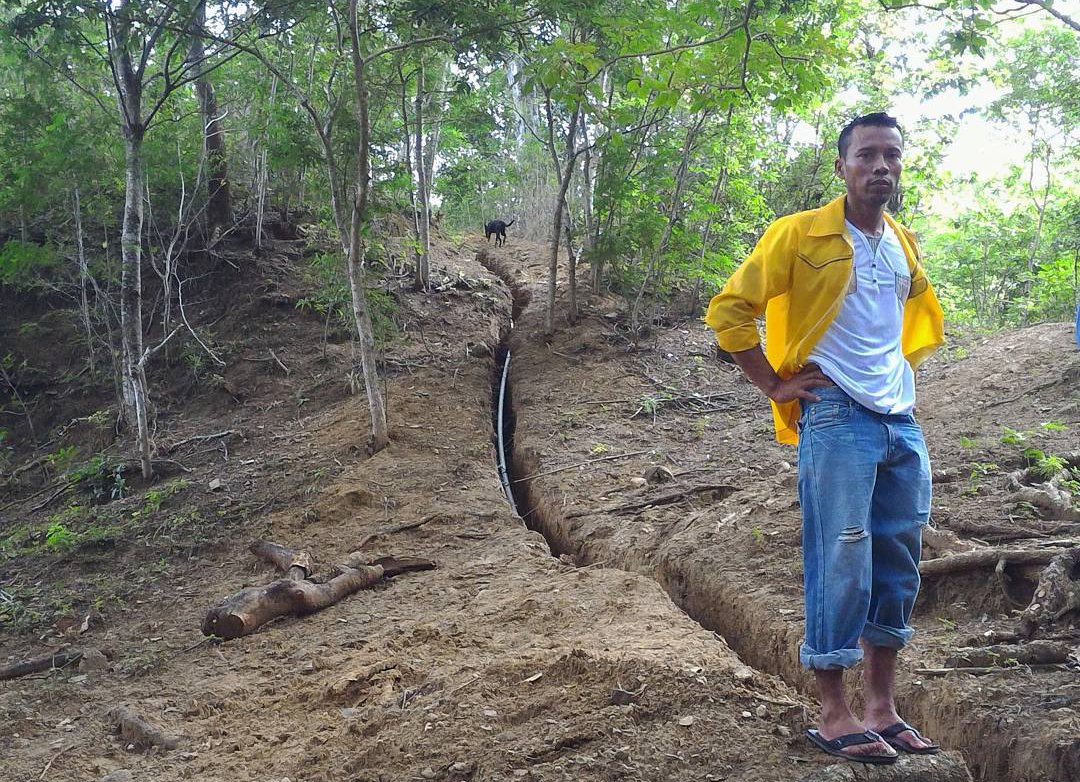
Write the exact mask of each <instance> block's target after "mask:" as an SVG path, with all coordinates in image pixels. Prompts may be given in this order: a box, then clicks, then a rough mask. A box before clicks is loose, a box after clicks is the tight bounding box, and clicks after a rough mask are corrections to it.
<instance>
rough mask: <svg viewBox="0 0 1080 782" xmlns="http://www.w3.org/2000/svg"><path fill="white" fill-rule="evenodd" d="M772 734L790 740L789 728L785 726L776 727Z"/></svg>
mask: <svg viewBox="0 0 1080 782" xmlns="http://www.w3.org/2000/svg"><path fill="white" fill-rule="evenodd" d="M774 732H775V733H776V735H777V736H779V737H780V738H782V739H790V738H791V728H789V727H788V726H787V725H777V726H776V729H775V731H774Z"/></svg>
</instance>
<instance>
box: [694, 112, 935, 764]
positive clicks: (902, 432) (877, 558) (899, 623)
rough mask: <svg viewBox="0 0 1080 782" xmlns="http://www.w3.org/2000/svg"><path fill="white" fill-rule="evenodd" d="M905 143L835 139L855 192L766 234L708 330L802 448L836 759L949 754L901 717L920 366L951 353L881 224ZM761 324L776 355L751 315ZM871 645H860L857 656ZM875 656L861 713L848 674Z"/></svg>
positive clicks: (869, 134) (817, 635) (820, 663)
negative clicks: (847, 686) (851, 698)
mask: <svg viewBox="0 0 1080 782" xmlns="http://www.w3.org/2000/svg"><path fill="white" fill-rule="evenodd" d="M903 145H904V142H903V135H902V133H901V131H900V128H899V127H898V125H897V123H896V120H895V119H893V118H892V117H890V116H888V115H887V114H882V113H877V114H868V115H866V116H863V117H859V118H857V119H855V120H853V121H852V122H851V123H850V124H849V125H847V126H846V127H845V128H844V129H843V130H842V131H841V133H840V138H839V141H838V144H837V146H838V150H839V157H838V158H837V160H836V164H835V170H836V175H837V176H838V177H840V178H841V179H843V180H844V183H845V185H846V186H847V193H846V195H844V196H841V197H840V198H837V199H836V200H834V201H832V202H830V203H828V204H826V205H825V206H823V207H821V208H819V209H813V210H810V211H808V212H801V213H799V214H794V215H789V216H787V217H783V218H781V219H779V220H777V221H776V222H774V223H773V224H772V225H771V226H769V228H768V229H767V230H766V232H765V235H764V236H763V237H762V238H761V241H760V242H758V245H757V247H756V248H755V249H754V252H753V253H752V254H751V255H750V257H749V258H747V260H746V261H745V262H744V263H743V264H742V266H740V267H739V269H738V270H737V271H736V272H735V274H733V275H732V277H731V279H730V280H728V283H727V285H726V286H725V287H724V290H723V291H722V292H721V293H720V294H718V295H717V296H716V297H715V298H713V300H712V302H710V304H709V310H708V313H707V315H706V316H705V322H706V323H707V324H708V325H709V326H710V327H711V328H712V329H713V330H714V331H715V332H716V339H717V342H718V343H719V345H720V348H721V349H723V350H727V351H728V352H730V353H731V354H732V356H733V358H734V359H735V362H736V363H737V364H738V365H739V366H740V367H741V368H742V370H743V372H745V373H746V375H747V377H748V378H749V379H750V380H751V382H753V383H754V385H756V386H757V387H758V388H759V389H761V390H762V391H763V392H765V394H766V395H767V396H768V397H769V398H770V399H771V400H772V409H773V419H774V422H775V424H776V437H777V440H778V441H779V442H781V443H786V444H790V445H796V444H797V445H798V448H799V501H800V504H801V506H802V513H803V583H804V587H805V593H806V594H805V597H806V637H805V639H804V642H803V644H802V646H801V648H800V650H799V657H800V660H801V662H802V664H803V665H804V666H805V667H806V668H808V669H810V670H813V671H814V675H815V678H816V681H817V686H818V692H819V696H820V699H821V708H822V713H821V719H820V721H819V722H818V725H817V729H816V730H810V731H807V736H808V737H809V738H810V740H811V741H812V742H813V743H814V744H815V745H817V746H818V747H820V748H821V749H822V750H824V751H825V752H827V753H829V754H831V755H837V756H840V757H844V758H847V759H850V760H855V761H859V762H864V763H891V762H894V761H895V760H896V757H897V753H896V750H897V749H899V750H901V751H905V752H912V753H918V754H930V753H934V752H937V751H938V748H937V746H936V745H933V744H931V743H930V742H929V741H928V740H926V739H924V738H923V737H922V736H921V735H920V734H919V732H918V731H917V730H915V729H914V728H912V727H911V726H909V725H908V724H907V723H905V722H904V721H903V720H901V718H900V716H899V715H898V714H897V713H896V705H895V702H894V697H893V683H894V679H895V673H896V660H897V652H898V650H899V649H900V648H902V647H903V646H904V645H905V644H907V642H908V641H909V640H910V639H911V636H912V634H913V632H914V631H913V630H912V629H911V628H910V627H908V624H907V622H908V619H909V618H910V616H911V609H912V607H913V606H914V603H915V596H916V594H917V592H918V589H919V569H918V565H919V554H920V545H921V541H920V538H921V530H922V526H923V525H924V524H926V522H927V521H928V520H929V517H930V465H929V459H928V457H927V454H926V447H925V445H924V442H923V437H922V431H921V430H920V429H919V426H918V424H916V423H915V418H914V417H913V415H912V411H913V409H914V407H915V385H914V371H913V370H914V369H915V368H917V367H918V365H919V364H920V363H921V362H922V361H923V360H925V359H926V358H927V357H928V356H929V355H930V354H931V353H933V352H934V350H936V349H937V348H938V346H940V345H941V344H942V342H943V341H944V328H943V317H942V313H941V308H940V307H939V306H938V303H937V299H936V297H935V296H934V292H933V289H932V288H931V287H930V284H929V282H928V281H927V279H926V275H925V273H924V271H923V268H922V263H921V261H920V256H919V250H918V247H917V246H916V243H915V239H914V237H913V235H912V234H911V233H910V232H909V231H908V230H907V229H906V228H903V227H902V226H901V225H899V224H898V223H897V222H896V221H895V220H893V218H892V217H891V216H889V215H888V214H886V213H885V205H886V204H888V203H889V200H890V199H891V198H892V196H893V194H894V193H895V192H896V189H897V185H898V183H899V181H900V171H901V168H902V162H901V161H902V157H903ZM763 310H764V312H765V353H764V354H763V353H762V350H761V347H760V340H759V337H758V331H757V327H756V325H755V322H754V321H755V318H756V317H758V316H759V315H760V314H761V313H762V311H763ZM860 647H861V648H860ZM864 656H865V659H866V670H865V674H864V688H865V689H864V697H863V702H864V705H865V713H864V714H863V718H862V720H859V719H856V717H855V716H854V715H853V714H852V712H851V710H850V708H849V707H848V705H847V700H846V698H845V696H844V683H843V672H844V670H845V669H847V668H850V667H852V666H853V665H855V664H856V663H857V662H859V661H860V660H861V659H863V658H864Z"/></svg>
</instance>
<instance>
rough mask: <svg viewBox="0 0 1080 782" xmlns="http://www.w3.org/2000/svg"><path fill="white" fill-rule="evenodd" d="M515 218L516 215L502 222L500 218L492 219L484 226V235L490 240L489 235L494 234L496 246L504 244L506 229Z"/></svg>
mask: <svg viewBox="0 0 1080 782" xmlns="http://www.w3.org/2000/svg"><path fill="white" fill-rule="evenodd" d="M516 220H517V218H516V217H515V218H514V219H513V220H511V221H510V222H509V223H504V222H503V221H502V220H492V221H491V222H490V223H488V224H487V225H485V226H484V237H485V238H486V239H487V240H488V241H489V242H490V241H491V235H492V234H495V246H496V247H498V246H499V245H500V244H506V229H507V228H509V227H510V226H512V225H513V224H514V222H515V221H516ZM500 240H501V241H500Z"/></svg>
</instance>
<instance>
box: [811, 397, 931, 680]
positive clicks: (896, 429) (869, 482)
mask: <svg viewBox="0 0 1080 782" xmlns="http://www.w3.org/2000/svg"><path fill="white" fill-rule="evenodd" d="M813 393H814V394H815V395H817V396H819V397H821V401H820V402H805V401H804V402H803V403H802V417H801V418H800V419H799V432H800V434H799V502H800V504H801V505H802V514H803V583H804V586H805V590H806V637H805V638H804V639H803V644H802V646H801V647H800V649H799V660H800V662H802V664H803V666H804V667H806V668H810V669H817V670H828V669H836V668H850V667H851V666H853V665H854V664H855V663H857V662H858V661H859V660H861V659H862V656H863V653H862V649H860V648H859V643H858V642H859V639H860V638H862V639H863V640H865V641H866V642H867V643H869V644H871V645H873V646H885V647H889V648H892V649H900V648H901V647H903V646H904V645H905V644H907V643H908V641H910V640H911V637H912V635H913V634H914V632H915V631H914V630H912V629H911V628H910V627H908V624H907V622H908V619H909V618H910V617H911V609H912V608H913V607H914V605H915V596H916V595H917V594H918V592H919V553H920V546H921V537H922V527H923V525H925V524H926V523H927V521H929V519H930V459H929V457H928V456H927V453H926V445H925V443H924V442H923V435H922V430H921V429H920V428H919V425H918V424H917V423H915V418H914V416H911V415H884V414H881V413H875V412H874V411H872V410H869V409H867V408H865V407H863V406H862V405H860V404H859V403H858V402H856V401H854V400H853V399H852V398H851V397H849V396H848V395H847V394H845V393H844V392H843V391H841V390H840V388H838V387H836V386H829V387H826V388H818V389H815V390H814V392H813Z"/></svg>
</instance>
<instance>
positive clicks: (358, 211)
mask: <svg viewBox="0 0 1080 782" xmlns="http://www.w3.org/2000/svg"><path fill="white" fill-rule="evenodd" d="M356 5H357V0H349V28H350V33H351V36H350V37H351V39H352V60H353V81H354V86H355V88H356V114H357V121H358V124H359V126H360V149H359V154H358V155H357V161H356V194H355V196H354V198H353V204H352V221H351V229H350V233H349V253H348V257H347V264H348V270H349V290H350V292H351V294H352V305H353V317H354V318H355V320H356V331H357V337H358V341H359V350H360V364H361V368H362V371H363V374H364V388H365V390H366V391H367V398H368V409H369V410H370V412H371V452H372V453H377V452H379V451H381V450H382V449H383V448H385V447H386V446H387V445H389V444H390V434H389V431H388V428H387V424H386V407H385V405H384V402H383V397H382V390H381V389H380V388H379V374H378V371H377V369H376V367H375V339H374V336H373V333H372V332H373V329H372V327H371V313H370V312H369V311H368V306H367V299H366V297H365V295H364V286H363V269H362V265H361V264H362V261H361V253H362V245H361V236H360V232H361V229H362V228H363V227H364V224H365V222H366V219H367V208H368V190H369V188H370V186H371V160H370V155H371V151H370V135H371V124H370V118H369V116H368V92H367V76H366V73H365V67H366V63H365V62H364V58H363V54H362V52H361V44H360V29H359V24H358V22H357V11H356Z"/></svg>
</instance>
